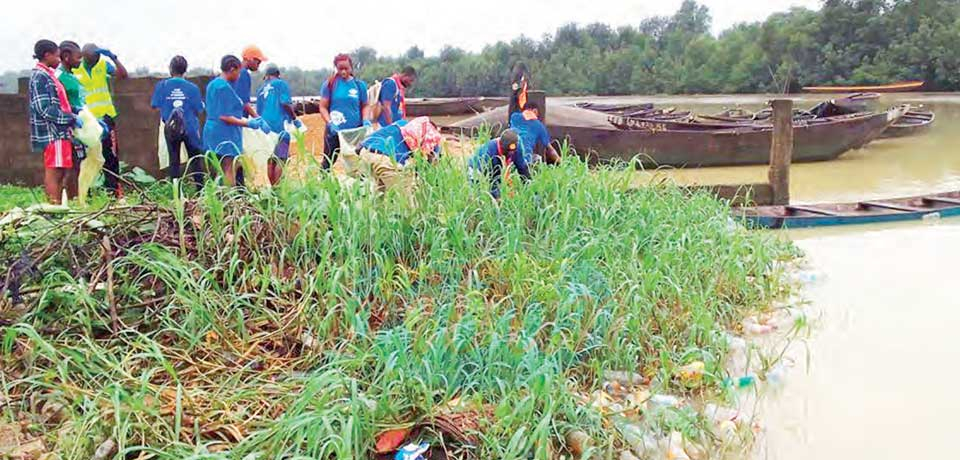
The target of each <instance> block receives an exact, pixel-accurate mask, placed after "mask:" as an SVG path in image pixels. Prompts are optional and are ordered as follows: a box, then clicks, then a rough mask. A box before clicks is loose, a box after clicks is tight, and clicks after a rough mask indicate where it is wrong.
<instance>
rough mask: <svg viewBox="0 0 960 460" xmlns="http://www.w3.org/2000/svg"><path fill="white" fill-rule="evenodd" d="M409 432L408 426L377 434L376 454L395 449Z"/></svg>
mask: <svg viewBox="0 0 960 460" xmlns="http://www.w3.org/2000/svg"><path fill="white" fill-rule="evenodd" d="M409 434H410V429H409V428H400V429H396V430H389V431H384V432H383V433H380V435H379V436H377V445H376V447H375V449H376V452H377V453H378V454H385V453H388V452H393V451H395V450H397V448H398V447H400V444H403V440H404V439H407V436H408V435H409Z"/></svg>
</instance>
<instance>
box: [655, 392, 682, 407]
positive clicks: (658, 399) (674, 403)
mask: <svg viewBox="0 0 960 460" xmlns="http://www.w3.org/2000/svg"><path fill="white" fill-rule="evenodd" d="M650 403H651V404H653V405H654V406H658V407H680V404H681V403H682V401H681V399H680V398H678V397H676V396H672V395H653V396H651V397H650Z"/></svg>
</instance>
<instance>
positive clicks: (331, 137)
mask: <svg viewBox="0 0 960 460" xmlns="http://www.w3.org/2000/svg"><path fill="white" fill-rule="evenodd" d="M333 66H334V67H335V68H336V69H337V70H336V73H334V74H333V75H331V76H330V78H329V79H328V80H327V82H326V83H325V84H324V85H323V87H322V88H320V116H321V117H323V120H324V121H326V122H327V131H326V135H325V136H324V139H323V168H324V169H328V168H329V167H330V165H332V164H333V162H334V161H335V160H336V157H337V152H338V151H339V150H340V136H339V132H340V131H341V130H347V129H355V128H359V127H361V126H370V113H369V108H368V107H367V102H368V101H367V84H366V83H364V82H363V81H362V80H360V79H357V78H355V77H354V76H353V60H352V59H351V58H350V56H348V55H346V54H338V55H337V57H335V58H333Z"/></svg>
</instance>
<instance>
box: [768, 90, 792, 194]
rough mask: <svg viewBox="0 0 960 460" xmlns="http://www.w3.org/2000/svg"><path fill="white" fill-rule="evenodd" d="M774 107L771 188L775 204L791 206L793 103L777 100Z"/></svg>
mask: <svg viewBox="0 0 960 460" xmlns="http://www.w3.org/2000/svg"><path fill="white" fill-rule="evenodd" d="M771 105H772V106H773V141H772V142H771V145H770V172H769V174H768V177H769V180H770V187H771V189H772V191H773V204H775V205H781V206H783V205H788V204H790V160H791V158H793V101H792V100H790V99H775V100H773V101H772V102H771Z"/></svg>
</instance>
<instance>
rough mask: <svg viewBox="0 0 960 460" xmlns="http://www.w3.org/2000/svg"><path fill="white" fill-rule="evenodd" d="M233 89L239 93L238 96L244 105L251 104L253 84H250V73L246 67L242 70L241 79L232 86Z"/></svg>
mask: <svg viewBox="0 0 960 460" xmlns="http://www.w3.org/2000/svg"><path fill="white" fill-rule="evenodd" d="M230 86H232V87H233V91H234V92H235V93H237V96H238V97H239V98H240V100H241V101H243V104H244V105H247V104H249V103H250V94H251V91H252V89H251V83H250V71H249V70H247V68H246V67H244V68H242V69H240V78H237V81H235V82H233V83H231V84H230Z"/></svg>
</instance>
